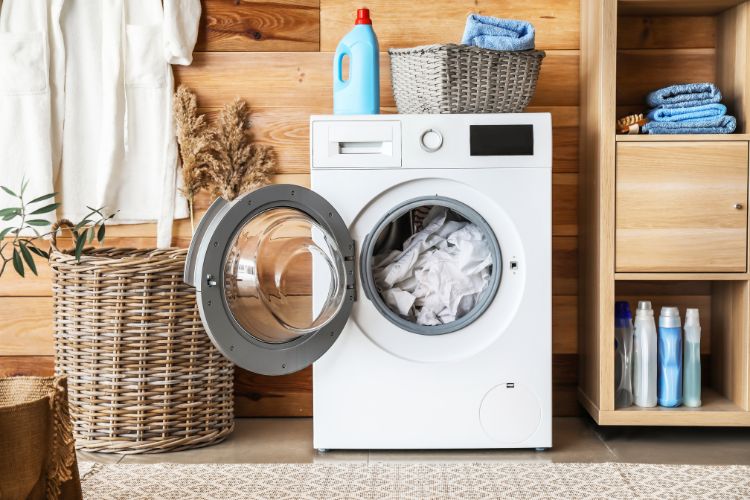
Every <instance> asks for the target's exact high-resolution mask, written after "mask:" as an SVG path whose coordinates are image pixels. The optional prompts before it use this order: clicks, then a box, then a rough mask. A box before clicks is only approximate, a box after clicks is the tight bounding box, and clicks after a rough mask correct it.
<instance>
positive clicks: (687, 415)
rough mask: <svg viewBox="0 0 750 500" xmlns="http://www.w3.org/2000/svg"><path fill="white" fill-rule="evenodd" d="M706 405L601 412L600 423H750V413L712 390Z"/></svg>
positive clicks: (704, 397)
mask: <svg viewBox="0 0 750 500" xmlns="http://www.w3.org/2000/svg"><path fill="white" fill-rule="evenodd" d="M701 399H702V400H703V401H702V402H703V406H700V407H699V408H688V407H685V406H679V407H677V408H663V407H661V406H656V407H654V408H640V407H638V406H631V407H629V408H621V409H618V410H614V411H600V412H599V423H600V424H603V425H696V426H700V425H703V426H706V425H727V426H743V425H748V424H750V412H747V411H745V410H743V409H742V408H740V407H739V406H737V405H736V404H734V403H733V402H732V401H731V400H729V399H728V398H726V397H724V396H722V395H721V394H719V393H718V392H717V391H715V390H714V389H712V388H709V387H704V388H703V391H702V394H701Z"/></svg>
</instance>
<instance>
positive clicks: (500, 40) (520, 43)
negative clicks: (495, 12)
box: [461, 14, 534, 51]
mask: <svg viewBox="0 0 750 500" xmlns="http://www.w3.org/2000/svg"><path fill="white" fill-rule="evenodd" d="M461 43H462V44H464V45H476V46H477V47H481V48H483V49H492V50H510V51H516V50H532V49H533V48H534V26H532V25H531V23H528V22H526V21H516V20H515V19H502V18H499V17H491V16H480V15H479V14H470V15H469V17H468V18H467V19H466V28H465V29H464V36H463V38H462V39H461Z"/></svg>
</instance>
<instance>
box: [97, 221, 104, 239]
mask: <svg viewBox="0 0 750 500" xmlns="http://www.w3.org/2000/svg"><path fill="white" fill-rule="evenodd" d="M104 231H105V229H104V224H102V225H101V226H99V231H98V233H97V234H96V240H97V241H98V242H99V243H101V242H102V241H104Z"/></svg>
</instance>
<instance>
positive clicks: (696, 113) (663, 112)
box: [648, 103, 727, 122]
mask: <svg viewBox="0 0 750 500" xmlns="http://www.w3.org/2000/svg"><path fill="white" fill-rule="evenodd" d="M725 114H727V107H726V106H724V105H723V104H719V103H711V104H703V105H701V106H692V107H689V108H665V107H664V106H659V107H658V108H654V109H652V110H651V111H649V112H648V119H649V120H651V121H655V122H690V121H702V120H705V119H706V118H717V117H719V116H724V115H725Z"/></svg>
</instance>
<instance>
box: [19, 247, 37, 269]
mask: <svg viewBox="0 0 750 500" xmlns="http://www.w3.org/2000/svg"><path fill="white" fill-rule="evenodd" d="M18 246H19V247H20V248H21V255H23V260H25V261H26V265H27V266H29V269H31V272H32V273H34V274H35V275H37V276H39V274H38V273H37V272H36V264H35V263H34V257H32V256H31V252H29V249H28V248H26V243H25V242H23V241H21V242H19V245H18Z"/></svg>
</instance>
